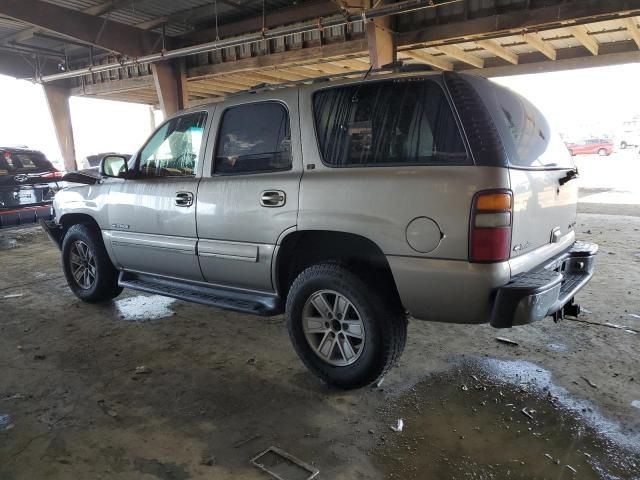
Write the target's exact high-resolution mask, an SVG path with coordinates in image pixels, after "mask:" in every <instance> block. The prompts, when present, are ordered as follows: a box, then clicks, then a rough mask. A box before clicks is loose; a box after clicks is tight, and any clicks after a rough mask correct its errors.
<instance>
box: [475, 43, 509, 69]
mask: <svg viewBox="0 0 640 480" xmlns="http://www.w3.org/2000/svg"><path fill="white" fill-rule="evenodd" d="M476 43H477V44H478V46H479V47H481V48H483V49H485V50H486V51H487V52H489V53H493V54H494V55H495V56H496V57H500V58H502V59H503V60H506V61H507V62H509V63H512V64H513V65H517V64H518V55H517V54H516V53H515V52H512V51H511V50H509V49H508V48H506V47H504V46H503V45H502V44H500V43H499V42H498V41H496V40H478V41H477V42H476Z"/></svg>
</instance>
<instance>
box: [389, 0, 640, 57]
mask: <svg viewBox="0 0 640 480" xmlns="http://www.w3.org/2000/svg"><path fill="white" fill-rule="evenodd" d="M532 3H533V2H532ZM536 3H542V2H536ZM486 11H491V12H492V11H493V10H492V9H486ZM638 14H640V0H607V1H606V2H605V1H602V0H581V1H579V2H562V3H560V4H558V5H552V6H546V7H540V8H531V9H526V10H514V11H508V12H505V13H500V14H497V15H487V16H479V17H477V18H473V19H468V20H464V21H454V22H443V23H441V24H438V25H428V26H422V27H416V29H415V30H412V31H407V32H401V33H399V34H398V35H397V45H398V46H399V47H401V46H407V45H415V44H418V43H423V44H428V45H429V46H437V44H438V43H440V42H441V43H447V44H453V43H462V42H465V41H473V40H476V39H481V38H495V37H497V36H498V35H499V34H504V35H505V36H508V35H517V34H520V33H534V32H538V31H542V30H546V29H552V28H562V27H564V26H566V25H568V24H572V25H576V24H585V23H592V22H598V21H603V20H615V19H620V18H621V17H625V16H631V15H638Z"/></svg>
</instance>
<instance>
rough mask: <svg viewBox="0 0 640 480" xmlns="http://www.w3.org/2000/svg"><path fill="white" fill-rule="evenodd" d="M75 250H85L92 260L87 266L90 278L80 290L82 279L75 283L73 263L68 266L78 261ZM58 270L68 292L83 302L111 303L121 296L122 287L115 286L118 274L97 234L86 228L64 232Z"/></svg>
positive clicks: (95, 230) (73, 228)
mask: <svg viewBox="0 0 640 480" xmlns="http://www.w3.org/2000/svg"><path fill="white" fill-rule="evenodd" d="M78 248H80V249H85V250H86V252H87V257H89V256H92V257H93V260H92V261H91V262H89V263H90V264H91V269H90V270H91V272H92V275H91V276H88V277H87V281H86V285H85V286H84V287H83V286H82V285H81V282H83V281H84V280H85V279H84V278H83V277H81V279H80V280H78V279H76V277H74V274H73V271H74V270H75V266H76V265H77V263H76V264H74V265H72V263H73V262H72V259H73V260H74V261H76V262H77V261H78V257H77V253H78ZM72 251H73V252H74V253H73V254H72ZM62 268H63V270H64V276H65V277H66V279H67V283H68V284H69V288H71V291H72V292H73V293H74V294H75V296H76V297H78V298H79V299H81V300H84V301H85V302H90V303H95V302H103V301H106V300H111V299H112V298H115V297H117V296H118V295H120V293H121V292H122V287H119V286H118V270H116V268H115V267H114V266H113V264H112V263H111V260H110V259H109V255H108V254H107V250H106V249H105V247H104V243H102V238H101V236H100V232H99V231H98V230H97V229H96V228H95V227H93V226H91V225H89V224H78V225H73V226H72V227H71V228H69V230H68V231H67V233H66V235H65V236H64V240H63V241H62ZM76 271H77V270H76Z"/></svg>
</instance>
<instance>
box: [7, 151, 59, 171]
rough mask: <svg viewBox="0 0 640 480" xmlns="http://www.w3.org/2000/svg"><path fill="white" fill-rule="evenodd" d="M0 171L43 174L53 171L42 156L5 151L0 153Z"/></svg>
mask: <svg viewBox="0 0 640 480" xmlns="http://www.w3.org/2000/svg"><path fill="white" fill-rule="evenodd" d="M0 170H7V171H15V170H20V171H26V172H43V171H49V170H54V168H53V165H52V164H51V162H50V161H49V160H47V159H46V158H45V156H44V155H42V154H38V153H33V152H11V151H8V152H7V151H5V152H2V153H0Z"/></svg>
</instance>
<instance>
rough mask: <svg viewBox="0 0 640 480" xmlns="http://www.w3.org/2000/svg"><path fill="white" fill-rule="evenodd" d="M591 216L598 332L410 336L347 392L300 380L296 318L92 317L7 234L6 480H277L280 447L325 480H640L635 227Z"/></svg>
mask: <svg viewBox="0 0 640 480" xmlns="http://www.w3.org/2000/svg"><path fill="white" fill-rule="evenodd" d="M594 208H595V209H596V210H597V207H594V206H593V205H591V206H590V210H589V211H590V212H591V213H584V214H580V215H579V218H578V227H577V231H578V232H579V235H580V236H581V237H583V238H584V239H587V240H591V241H595V242H598V243H599V244H600V246H601V252H600V255H599V258H598V270H597V275H596V277H594V279H593V281H592V282H591V283H590V285H589V287H588V288H587V289H586V291H584V292H583V293H582V294H581V295H580V297H579V301H580V303H581V304H582V305H583V307H585V308H586V309H587V310H588V312H587V313H585V314H584V315H582V316H581V318H580V320H582V321H583V322H591V323H583V322H576V321H563V322H561V323H559V324H554V323H553V321H552V320H550V319H547V320H544V321H542V322H539V323H538V324H535V325H531V326H528V327H520V328H517V329H513V330H509V331H496V330H493V329H492V328H491V327H489V326H485V325H480V326H462V325H443V324H433V323H428V322H417V321H414V322H411V323H410V327H409V340H408V344H407V349H406V351H405V354H404V356H403V358H402V360H401V363H400V365H399V367H398V368H395V369H394V370H392V372H391V373H390V374H389V375H388V376H387V378H386V379H385V380H384V383H383V384H382V385H381V387H379V388H365V389H361V390H358V391H353V392H341V391H334V390H330V389H328V388H327V387H325V386H324V385H322V384H320V383H319V382H318V381H316V379H315V378H314V377H313V376H311V375H310V374H309V373H308V372H307V371H306V370H305V369H304V367H303V366H302V364H301V363H300V362H299V360H298V359H297V357H296V356H295V354H294V352H293V349H292V347H291V346H290V344H289V339H288V336H287V332H286V327H285V324H284V321H283V319H282V317H274V318H268V319H264V318H257V317H250V316H245V315H240V314H235V313H228V312H222V311H218V310H216V309H212V308H207V307H204V306H200V305H194V304H188V303H184V302H180V301H173V300H171V299H167V298H163V297H156V296H150V295H144V294H139V293H137V292H132V291H125V292H124V293H123V295H122V296H121V297H119V298H118V299H117V300H116V301H115V302H113V303H107V304H104V305H87V304H83V303H82V302H80V301H79V300H77V299H76V298H75V297H74V296H73V295H72V294H71V293H70V291H69V289H68V288H67V286H66V283H65V280H64V278H63V276H62V272H61V269H60V262H59V252H58V251H57V250H56V249H55V247H54V246H53V245H52V244H51V243H49V241H48V240H46V239H45V238H44V237H43V235H42V234H41V232H39V231H38V230H37V229H34V228H30V229H23V230H20V231H13V232H4V235H5V236H9V235H11V236H12V237H14V238H15V237H17V239H18V244H19V246H18V248H14V249H11V250H3V251H0V479H1V480H14V479H68V478H82V479H92V478H96V479H97V478H103V479H110V478H118V479H150V480H151V479H158V478H159V479H165V480H173V479H178V480H183V479H189V478H194V479H197V478H215V479H228V478H234V479H237V478H242V479H265V478H268V477H267V476H266V474H264V473H262V472H260V471H259V470H258V469H256V468H255V467H254V466H252V465H251V464H250V463H249V459H250V458H252V457H253V456H254V455H256V454H257V453H259V452H261V451H262V450H264V449H266V448H267V447H269V446H271V445H277V446H279V447H281V448H283V449H284V450H286V451H288V452H290V453H291V454H293V455H295V456H296V457H298V458H300V459H302V460H304V461H306V462H308V463H311V464H313V465H314V466H316V467H317V468H318V469H319V470H320V476H319V478H324V479H343V478H344V479H382V478H417V479H422V478H482V479H484V478H505V477H507V478H556V479H558V478H580V479H585V478H640V474H639V473H638V472H640V368H639V366H640V349H639V348H638V345H639V344H640V333H636V332H640V295H638V285H639V284H640V268H639V267H640V243H639V241H640V234H639V232H640V209H638V211H636V210H634V209H633V208H631V207H630V208H629V209H627V213H628V214H629V215H608V214H601V213H597V212H596V213H593V209H594ZM618 211H624V209H618ZM606 323H610V324H615V325H624V326H625V327H626V328H612V327H611V326H605V325H603V324H606ZM597 324H601V325H597ZM496 336H504V337H508V338H510V339H512V340H514V341H517V342H518V343H519V345H518V346H512V345H507V344H503V343H500V342H498V341H496V338H495V337H496ZM137 367H145V368H144V369H143V370H144V371H145V373H136V368H137ZM523 409H525V412H526V413H525V412H523V411H522V410H523ZM399 418H402V419H403V420H404V430H403V431H402V432H401V433H396V432H393V431H391V429H390V426H391V425H395V424H396V422H397V420H398V419H399ZM572 469H573V470H575V472H576V473H574V471H573V470H572ZM290 478H301V477H296V476H292V477H290Z"/></svg>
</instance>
